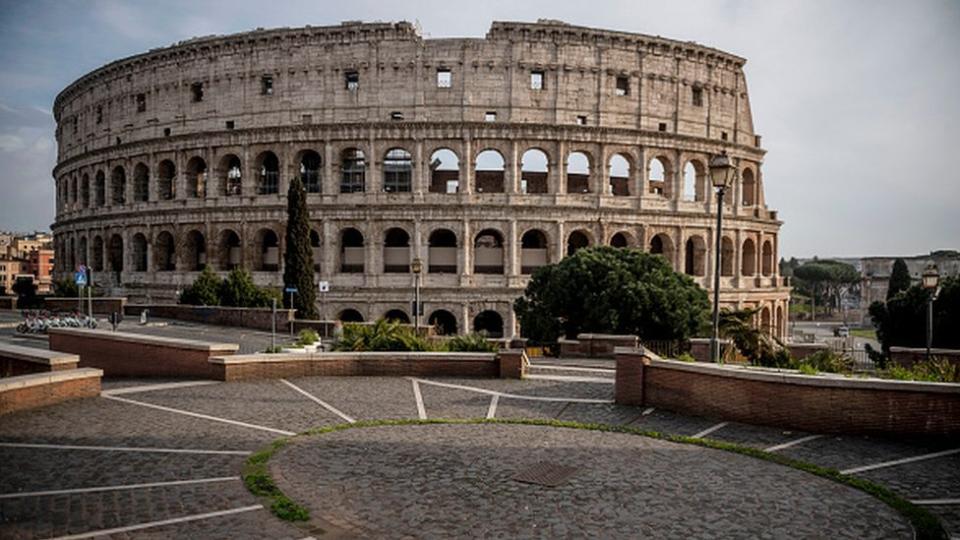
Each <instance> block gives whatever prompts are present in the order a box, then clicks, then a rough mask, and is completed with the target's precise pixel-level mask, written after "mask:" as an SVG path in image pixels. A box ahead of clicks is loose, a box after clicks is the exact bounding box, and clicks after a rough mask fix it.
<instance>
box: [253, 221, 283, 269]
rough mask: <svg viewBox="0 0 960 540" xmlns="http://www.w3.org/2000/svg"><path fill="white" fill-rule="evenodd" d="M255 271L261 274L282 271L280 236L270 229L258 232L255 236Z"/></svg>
mask: <svg viewBox="0 0 960 540" xmlns="http://www.w3.org/2000/svg"><path fill="white" fill-rule="evenodd" d="M254 245H255V248H256V249H255V250H254V252H253V255H254V261H253V269H254V270H257V271H260V272H276V271H278V270H280V236H279V235H278V234H277V232H276V231H274V230H273V229H270V228H266V227H265V228H263V229H260V230H258V231H257V233H256V235H255V236H254Z"/></svg>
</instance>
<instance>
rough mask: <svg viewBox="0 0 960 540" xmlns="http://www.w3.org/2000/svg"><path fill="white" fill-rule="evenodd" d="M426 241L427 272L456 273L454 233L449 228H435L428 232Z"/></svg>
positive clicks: (455, 241)
mask: <svg viewBox="0 0 960 540" xmlns="http://www.w3.org/2000/svg"><path fill="white" fill-rule="evenodd" d="M428 243H429V247H428V248H427V272H428V273H430V274H456V273H457V235H456V233H454V232H453V231H451V230H450V229H435V230H434V231H433V232H431V233H430V237H429V240H428Z"/></svg>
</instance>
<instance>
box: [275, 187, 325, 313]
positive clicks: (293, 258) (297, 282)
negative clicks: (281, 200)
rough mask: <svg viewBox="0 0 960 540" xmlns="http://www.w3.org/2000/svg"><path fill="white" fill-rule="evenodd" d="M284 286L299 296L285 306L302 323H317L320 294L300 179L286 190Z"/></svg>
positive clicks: (304, 193) (286, 301)
mask: <svg viewBox="0 0 960 540" xmlns="http://www.w3.org/2000/svg"><path fill="white" fill-rule="evenodd" d="M283 263H284V264H283V284H284V286H286V287H294V288H296V289H297V294H295V295H293V305H290V295H284V305H285V306H286V307H287V308H295V309H296V310H297V316H299V317H300V318H301V319H316V318H317V317H319V315H318V314H317V291H316V289H315V288H314V283H313V249H312V248H311V247H310V216H309V215H308V214H307V193H306V191H305V190H304V189H303V182H301V181H300V177H299V176H295V177H294V178H293V180H291V181H290V189H289V190H287V250H286V251H285V252H284V254H283Z"/></svg>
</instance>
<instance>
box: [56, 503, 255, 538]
mask: <svg viewBox="0 0 960 540" xmlns="http://www.w3.org/2000/svg"><path fill="white" fill-rule="evenodd" d="M262 509H263V505H260V504H254V505H251V506H241V507H240V508H231V509H230V510H220V511H217V512H207V513H206V514H193V515H190V516H183V517H178V518H170V519H163V520H160V521H150V522H147V523H140V524H137V525H128V526H126V527H117V528H114V529H101V530H99V531H90V532H85V533H80V534H71V535H68V536H58V537H56V538H51V539H50V540H80V539H81V538H94V537H97V536H107V535H111V534H118V533H124V532H130V531H141V530H143V529H150V528H153V527H163V526H164V525H175V524H177V523H187V522H190V521H197V520H201V519H209V518H214V517H220V516H230V515H233V514H240V513H243V512H250V511H252V510H262Z"/></svg>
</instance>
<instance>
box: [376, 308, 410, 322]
mask: <svg viewBox="0 0 960 540" xmlns="http://www.w3.org/2000/svg"><path fill="white" fill-rule="evenodd" d="M383 318H384V319H386V320H388V321H393V322H398V323H401V324H410V316H408V315H407V313H406V312H405V311H403V310H402V309H391V310H390V311H388V312H386V313H384V314H383Z"/></svg>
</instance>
